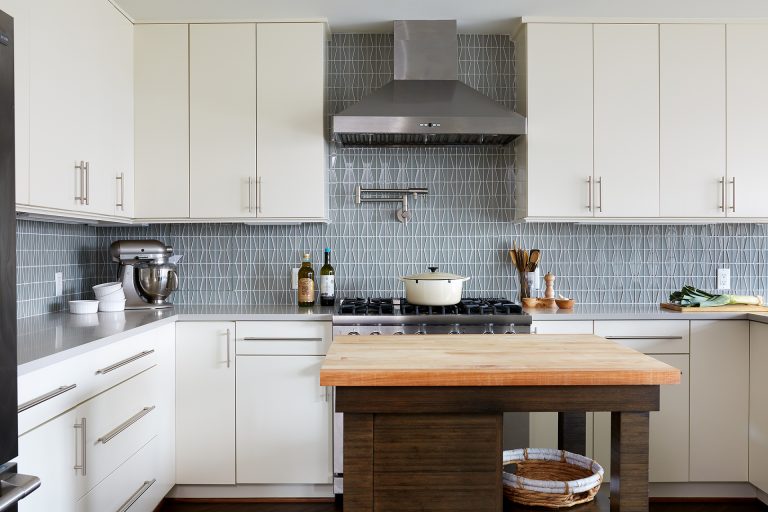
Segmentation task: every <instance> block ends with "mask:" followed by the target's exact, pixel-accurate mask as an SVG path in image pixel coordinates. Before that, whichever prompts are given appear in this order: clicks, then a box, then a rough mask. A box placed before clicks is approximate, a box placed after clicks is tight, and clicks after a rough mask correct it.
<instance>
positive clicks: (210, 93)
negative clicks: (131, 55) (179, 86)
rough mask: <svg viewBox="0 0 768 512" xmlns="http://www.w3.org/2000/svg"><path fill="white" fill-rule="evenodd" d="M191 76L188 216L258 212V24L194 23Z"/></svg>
mask: <svg viewBox="0 0 768 512" xmlns="http://www.w3.org/2000/svg"><path fill="white" fill-rule="evenodd" d="M189 80H190V82H189V118H190V120H189V123H190V135H189V142H190V147H189V152H190V183H189V191H190V198H189V204H190V216H191V217H192V218H212V217H215V218H233V217H252V216H255V212H256V210H255V202H254V201H255V198H254V197H253V196H254V195H255V194H256V192H257V191H256V187H255V184H252V183H251V182H253V181H255V180H256V153H257V152H256V25H255V24H252V23H244V24H209V25H190V27H189ZM293 99H296V100H298V99H297V98H293ZM285 200H286V197H285V196H281V201H285Z"/></svg>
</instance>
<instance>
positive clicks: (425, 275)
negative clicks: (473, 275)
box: [402, 267, 468, 281]
mask: <svg viewBox="0 0 768 512" xmlns="http://www.w3.org/2000/svg"><path fill="white" fill-rule="evenodd" d="M427 268H428V269H429V270H430V271H429V272H422V273H421V274H412V275H410V276H404V277H402V279H408V280H412V281H458V280H461V281H466V280H467V279H468V278H466V277H464V276H459V275H456V274H448V273H447V272H438V271H437V267H427Z"/></svg>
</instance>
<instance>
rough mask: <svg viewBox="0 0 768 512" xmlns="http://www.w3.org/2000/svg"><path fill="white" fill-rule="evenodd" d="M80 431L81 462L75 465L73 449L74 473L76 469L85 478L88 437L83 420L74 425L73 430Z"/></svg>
mask: <svg viewBox="0 0 768 512" xmlns="http://www.w3.org/2000/svg"><path fill="white" fill-rule="evenodd" d="M78 429H80V450H81V452H80V460H81V461H82V462H81V463H80V464H78V463H77V448H75V471H77V470H78V469H79V470H80V471H82V475H83V476H85V460H86V456H87V453H86V451H85V450H86V448H85V443H86V438H87V437H88V434H87V432H86V430H85V418H81V419H80V423H75V430H78Z"/></svg>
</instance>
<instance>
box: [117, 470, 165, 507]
mask: <svg viewBox="0 0 768 512" xmlns="http://www.w3.org/2000/svg"><path fill="white" fill-rule="evenodd" d="M155 482H157V478H153V479H152V480H147V481H145V482H144V483H143V484H141V487H139V489H138V490H137V491H136V492H135V493H133V494H131V497H130V498H128V501H126V502H125V503H123V504H122V505H121V506H120V508H119V509H117V512H125V511H126V510H128V509H129V508H131V507H132V506H133V504H134V503H136V502H137V501H139V498H141V496H142V495H143V494H144V493H145V492H147V491H148V490H149V488H150V487H152V484H154V483H155Z"/></svg>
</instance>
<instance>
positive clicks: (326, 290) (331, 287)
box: [320, 247, 336, 306]
mask: <svg viewBox="0 0 768 512" xmlns="http://www.w3.org/2000/svg"><path fill="white" fill-rule="evenodd" d="M335 301H336V271H335V270H334V269H333V266H332V265H331V248H330V247H326V248H325V264H324V265H323V268H321V269H320V305H321V306H333V303H334V302H335Z"/></svg>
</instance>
